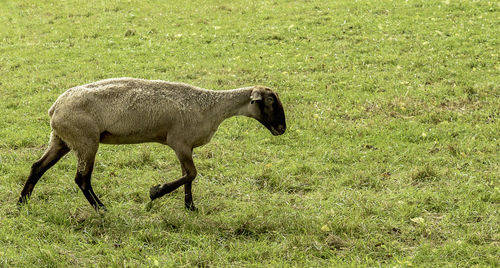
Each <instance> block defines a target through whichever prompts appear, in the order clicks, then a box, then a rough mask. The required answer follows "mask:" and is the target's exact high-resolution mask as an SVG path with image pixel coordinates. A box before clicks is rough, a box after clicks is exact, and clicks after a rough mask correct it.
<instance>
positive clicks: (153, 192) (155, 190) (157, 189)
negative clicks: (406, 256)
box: [149, 184, 161, 201]
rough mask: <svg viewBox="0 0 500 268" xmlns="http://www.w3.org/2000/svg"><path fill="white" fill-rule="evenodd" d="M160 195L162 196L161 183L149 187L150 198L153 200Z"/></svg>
mask: <svg viewBox="0 0 500 268" xmlns="http://www.w3.org/2000/svg"><path fill="white" fill-rule="evenodd" d="M160 196H161V185H160V184H158V185H155V186H152V187H151V188H150V189H149V198H151V201H153V200H155V199H156V198H158V197H160Z"/></svg>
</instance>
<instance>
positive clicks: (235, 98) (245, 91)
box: [210, 88, 252, 124]
mask: <svg viewBox="0 0 500 268" xmlns="http://www.w3.org/2000/svg"><path fill="white" fill-rule="evenodd" d="M214 92H215V99H216V100H215V102H214V105H213V107H211V109H210V112H212V118H213V119H215V120H216V121H218V123H219V124H220V123H222V121H224V120H225V119H227V118H230V117H233V116H235V115H246V116H249V112H248V103H249V101H250V94H251V92H252V88H239V89H233V90H226V91H214Z"/></svg>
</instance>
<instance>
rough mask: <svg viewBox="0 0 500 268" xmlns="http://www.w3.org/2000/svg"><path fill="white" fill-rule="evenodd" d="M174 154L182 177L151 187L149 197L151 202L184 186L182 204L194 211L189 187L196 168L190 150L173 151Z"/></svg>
mask: <svg viewBox="0 0 500 268" xmlns="http://www.w3.org/2000/svg"><path fill="white" fill-rule="evenodd" d="M175 153H176V154H177V158H179V161H180V163H181V167H182V171H183V172H182V173H183V175H182V177H181V178H180V179H178V180H176V181H173V182H169V183H165V184H163V185H156V186H153V187H151V189H150V190H149V197H150V198H151V200H155V199H156V198H159V197H162V196H164V195H166V194H168V193H170V192H172V191H173V190H175V189H177V188H179V187H180V186H182V185H184V189H185V199H184V202H185V205H186V208H188V209H190V210H195V207H194V205H193V196H192V194H191V185H192V182H193V180H194V178H195V177H196V167H195V166H194V162H193V152H192V149H183V150H175Z"/></svg>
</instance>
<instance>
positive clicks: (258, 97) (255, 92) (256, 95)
mask: <svg viewBox="0 0 500 268" xmlns="http://www.w3.org/2000/svg"><path fill="white" fill-rule="evenodd" d="M250 99H251V100H252V101H250V103H251V104H254V102H255V101H257V100H262V94H261V93H260V90H258V89H254V90H253V91H252V95H251V96H250Z"/></svg>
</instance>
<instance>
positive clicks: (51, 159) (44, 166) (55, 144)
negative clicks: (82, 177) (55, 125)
mask: <svg viewBox="0 0 500 268" xmlns="http://www.w3.org/2000/svg"><path fill="white" fill-rule="evenodd" d="M69 151H70V149H69V148H68V146H67V145H66V144H65V143H64V142H63V141H62V140H61V139H60V138H58V137H57V136H55V135H52V136H51V139H50V144H49V147H48V148H47V150H46V151H45V153H44V154H43V156H42V158H40V159H39V160H38V161H37V162H35V163H34V164H33V165H32V166H31V172H30V175H29V176H28V179H27V180H26V183H25V185H24V187H23V190H22V191H21V196H20V197H19V200H18V204H22V203H25V202H26V200H27V199H28V198H29V197H30V196H31V193H32V192H33V188H35V185H36V183H37V182H38V180H39V179H40V178H41V177H42V176H43V174H44V173H45V172H46V171H47V170H48V169H49V168H51V167H52V166H53V165H54V164H55V163H57V161H59V159H61V158H62V157H63V156H64V155H66V154H67V153H68V152H69Z"/></svg>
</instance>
